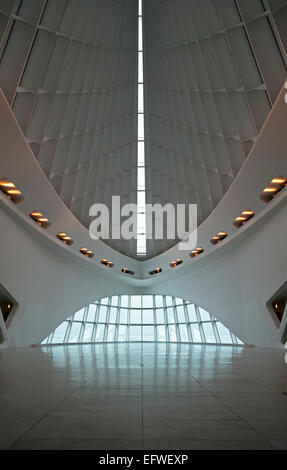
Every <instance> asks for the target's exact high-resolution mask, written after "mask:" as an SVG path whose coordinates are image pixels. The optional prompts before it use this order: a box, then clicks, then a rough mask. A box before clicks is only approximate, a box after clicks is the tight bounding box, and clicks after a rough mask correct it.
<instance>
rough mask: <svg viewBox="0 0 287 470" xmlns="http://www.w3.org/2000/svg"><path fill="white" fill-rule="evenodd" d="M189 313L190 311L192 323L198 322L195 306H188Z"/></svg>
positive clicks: (189, 316) (189, 315)
mask: <svg viewBox="0 0 287 470" xmlns="http://www.w3.org/2000/svg"><path fill="white" fill-rule="evenodd" d="M187 311H188V318H189V321H190V322H197V316H196V311H195V305H193V304H189V305H187Z"/></svg>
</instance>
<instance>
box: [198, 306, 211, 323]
mask: <svg viewBox="0 0 287 470" xmlns="http://www.w3.org/2000/svg"><path fill="white" fill-rule="evenodd" d="M199 313H200V318H201V321H210V315H209V313H208V312H207V311H206V310H204V308H201V307H199Z"/></svg>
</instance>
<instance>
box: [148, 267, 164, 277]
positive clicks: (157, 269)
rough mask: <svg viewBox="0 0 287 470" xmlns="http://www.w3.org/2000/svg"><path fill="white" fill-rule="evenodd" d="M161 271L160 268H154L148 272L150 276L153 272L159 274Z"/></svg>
mask: <svg viewBox="0 0 287 470" xmlns="http://www.w3.org/2000/svg"><path fill="white" fill-rule="evenodd" d="M161 272H162V269H161V268H156V269H154V270H153V271H150V272H149V274H150V276H153V275H154V274H160V273H161Z"/></svg>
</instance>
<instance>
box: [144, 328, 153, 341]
mask: <svg viewBox="0 0 287 470" xmlns="http://www.w3.org/2000/svg"><path fill="white" fill-rule="evenodd" d="M143 341H154V327H153V326H143Z"/></svg>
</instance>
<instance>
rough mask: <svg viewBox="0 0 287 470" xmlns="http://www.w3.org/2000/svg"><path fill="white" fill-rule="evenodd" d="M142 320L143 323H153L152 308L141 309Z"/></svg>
mask: <svg viewBox="0 0 287 470" xmlns="http://www.w3.org/2000/svg"><path fill="white" fill-rule="evenodd" d="M142 316H143V317H142V322H143V323H152V324H153V323H154V319H153V310H143V311H142Z"/></svg>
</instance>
